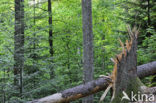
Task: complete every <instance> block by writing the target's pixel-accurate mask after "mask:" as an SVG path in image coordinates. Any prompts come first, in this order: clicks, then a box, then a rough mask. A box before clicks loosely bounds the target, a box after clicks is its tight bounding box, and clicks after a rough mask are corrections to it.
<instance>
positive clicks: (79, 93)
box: [28, 61, 156, 103]
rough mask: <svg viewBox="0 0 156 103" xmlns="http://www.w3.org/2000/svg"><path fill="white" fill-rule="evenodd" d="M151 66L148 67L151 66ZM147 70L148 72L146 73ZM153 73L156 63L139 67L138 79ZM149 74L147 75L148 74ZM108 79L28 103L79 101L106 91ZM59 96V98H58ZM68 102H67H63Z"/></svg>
mask: <svg viewBox="0 0 156 103" xmlns="http://www.w3.org/2000/svg"><path fill="white" fill-rule="evenodd" d="M150 64H151V66H149V67H148V66H147V65H150ZM146 69H147V71H145V70H146ZM150 71H153V72H154V73H155V74H156V61H154V62H151V63H147V64H143V65H140V66H138V67H137V74H138V77H141V78H143V76H150V75H155V74H154V73H151V72H150ZM146 73H147V74H146ZM110 81H111V80H110V79H108V78H98V79H96V80H94V81H91V82H88V83H86V84H81V85H79V86H76V87H73V88H70V89H67V90H64V91H62V92H60V93H56V94H53V95H50V96H47V97H44V98H41V99H38V100H34V101H30V102H28V103H68V102H70V101H74V100H77V99H79V98H82V97H86V96H88V95H91V94H94V93H97V92H100V91H102V90H105V89H106V88H107V86H108V85H109V83H110ZM155 88H156V87H153V88H150V89H151V91H153V92H154V91H156V89H155ZM154 93H155V92H154ZM56 96H58V98H56ZM63 101H66V102H63Z"/></svg>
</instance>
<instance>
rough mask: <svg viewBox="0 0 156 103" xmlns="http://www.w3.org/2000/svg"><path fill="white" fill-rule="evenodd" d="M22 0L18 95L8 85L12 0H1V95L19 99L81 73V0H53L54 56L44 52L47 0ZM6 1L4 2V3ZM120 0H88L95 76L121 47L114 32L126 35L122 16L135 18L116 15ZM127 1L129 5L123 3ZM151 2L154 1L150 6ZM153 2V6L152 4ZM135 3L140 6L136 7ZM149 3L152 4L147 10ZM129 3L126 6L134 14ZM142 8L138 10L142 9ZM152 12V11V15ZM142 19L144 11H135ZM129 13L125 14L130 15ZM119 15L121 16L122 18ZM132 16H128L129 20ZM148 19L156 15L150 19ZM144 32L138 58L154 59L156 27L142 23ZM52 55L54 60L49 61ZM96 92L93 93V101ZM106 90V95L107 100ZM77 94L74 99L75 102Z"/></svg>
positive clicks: (75, 80)
mask: <svg viewBox="0 0 156 103" xmlns="http://www.w3.org/2000/svg"><path fill="white" fill-rule="evenodd" d="M29 1H31V0H25V4H24V5H25V46H24V48H25V64H24V70H23V94H22V95H23V98H22V99H20V98H19V97H16V96H14V95H13V94H15V93H17V92H19V91H17V90H15V88H16V87H15V86H14V85H13V78H14V75H13V65H14V60H13V56H14V1H13V0H0V5H1V6H0V67H1V68H0V101H2V103H4V102H3V101H4V98H5V100H6V101H7V102H10V103H18V102H24V101H28V100H32V99H36V98H40V97H44V96H47V95H50V94H53V93H56V92H59V91H61V90H64V89H67V88H71V87H73V86H76V85H79V84H81V83H82V77H83V45H82V44H83V43H82V42H83V35H82V16H81V15H82V11H81V1H80V0H52V15H53V23H52V29H53V45H54V46H53V48H54V56H53V57H51V56H50V54H49V41H48V39H49V38H48V37H49V34H48V28H49V24H48V12H47V2H42V3H37V4H35V5H32V4H31V5H30V2H29ZM4 2H5V3H4ZM120 3H121V1H119V0H114V1H112V0H93V3H92V8H93V9H92V11H93V35H94V74H95V75H94V77H95V78H98V77H99V75H101V74H106V73H107V72H110V71H111V70H112V68H113V63H112V62H111V61H110V58H112V57H115V54H117V53H118V52H119V51H121V48H119V47H120V45H119V43H118V38H121V39H122V40H123V41H124V40H125V39H126V38H127V34H126V33H125V31H126V28H125V27H126V26H125V21H124V20H125V19H126V20H129V21H130V22H129V23H134V22H135V20H132V18H128V17H125V16H123V15H121V14H122V13H123V11H124V10H123V9H122V8H121V6H120ZM127 5H131V4H128V3H127ZM153 8H154V7H153ZM153 8H152V9H153ZM136 9H138V10H139V9H140V8H136ZM152 9H151V10H152ZM134 10H135V9H134V8H132V10H130V11H129V13H130V14H131V15H134V14H135V13H134ZM141 12H143V10H141ZM154 15H155V14H154V13H151V16H152V17H154ZM139 16H140V18H142V19H141V20H139V21H138V24H139V23H142V25H144V22H145V21H147V16H146V17H145V16H144V13H143V14H141V13H140V14H139ZM129 17H130V16H129ZM120 18H123V19H124V20H121V19H120ZM131 20H132V21H131ZM151 20H152V21H154V20H155V18H152V19H151ZM143 31H146V33H151V34H152V35H151V36H150V37H147V36H145V35H143V36H145V39H144V40H143V43H142V45H139V50H138V64H143V63H146V62H149V61H153V60H154V59H155V58H156V52H155V51H156V47H155V46H156V44H155V42H154V41H156V40H155V38H156V35H155V34H156V33H155V28H154V27H153V26H150V27H148V28H146V29H141V33H142V32H143ZM123 32H124V34H123ZM52 61H53V62H52ZM52 67H53V68H54V74H55V77H54V78H53V79H50V69H51V68H52ZM100 96H101V93H98V94H95V100H94V101H95V102H98V100H99V98H100ZM109 99H110V95H109V96H108V97H107V98H106V102H108V101H109ZM80 101H81V100H78V101H75V102H74V103H78V102H80Z"/></svg>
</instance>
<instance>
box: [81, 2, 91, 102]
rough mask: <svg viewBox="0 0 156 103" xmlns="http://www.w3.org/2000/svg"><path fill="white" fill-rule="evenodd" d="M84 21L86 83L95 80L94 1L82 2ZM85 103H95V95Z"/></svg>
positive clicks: (86, 99)
mask: <svg viewBox="0 0 156 103" xmlns="http://www.w3.org/2000/svg"><path fill="white" fill-rule="evenodd" d="M82 20H83V60H84V64H83V69H84V83H87V82H89V81H91V80H93V31H92V1H91V0H82ZM83 103H93V95H92V96H89V97H87V98H84V99H83Z"/></svg>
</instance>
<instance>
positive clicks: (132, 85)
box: [111, 78, 143, 103]
mask: <svg viewBox="0 0 156 103" xmlns="http://www.w3.org/2000/svg"><path fill="white" fill-rule="evenodd" d="M140 86H143V84H142V82H141V81H140V79H139V78H136V79H133V80H130V82H129V85H128V87H127V89H126V91H125V92H126V93H127V95H128V96H129V97H131V92H132V91H133V93H134V94H137V93H138V91H140V92H141V89H140ZM122 97H123V94H122V91H121V92H119V93H116V96H115V98H114V99H113V101H112V102H111V103H129V101H128V100H125V99H124V100H122V101H121V99H122Z"/></svg>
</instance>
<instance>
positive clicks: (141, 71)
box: [28, 28, 156, 103]
mask: <svg viewBox="0 0 156 103" xmlns="http://www.w3.org/2000/svg"><path fill="white" fill-rule="evenodd" d="M128 32H129V34H130V38H131V40H130V41H126V48H125V47H124V44H123V43H122V42H120V43H121V45H122V48H123V51H122V52H121V53H120V54H119V55H117V56H116V59H115V64H116V70H117V71H116V75H115V76H114V78H115V79H114V78H106V77H105V78H99V79H97V80H94V81H91V82H88V83H86V84H82V85H79V86H76V87H74V88H70V89H67V90H64V91H62V92H60V93H56V94H53V95H51V96H47V97H44V98H41V99H38V100H34V101H31V102H28V103H69V102H70V101H74V100H77V99H79V98H82V97H85V96H88V95H91V94H94V93H97V92H99V91H102V90H105V89H106V88H107V87H108V86H109V85H110V84H111V83H113V90H114V98H113V99H112V103H129V102H131V101H132V100H130V99H131V98H125V97H124V96H125V93H126V96H127V97H131V93H132V92H133V93H134V94H138V93H139V95H141V94H148V95H147V96H148V97H147V98H146V97H145V98H143V100H146V99H149V98H151V95H150V94H155V93H156V87H152V88H147V87H146V86H145V85H144V84H143V83H142V82H141V81H140V79H139V77H140V78H143V77H144V76H150V75H155V74H156V61H154V62H152V63H148V64H144V65H141V66H138V67H137V54H136V50H137V35H138V30H136V28H134V29H133V30H132V31H131V29H128ZM113 79H114V80H113ZM149 96H150V97H149ZM123 97H124V98H123ZM155 98H156V97H155ZM133 102H135V103H143V102H142V101H139V100H138V99H136V98H135V99H134V101H133ZM153 103H154V101H153Z"/></svg>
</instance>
